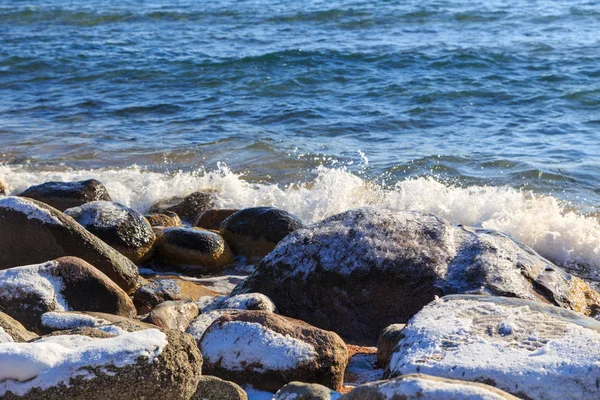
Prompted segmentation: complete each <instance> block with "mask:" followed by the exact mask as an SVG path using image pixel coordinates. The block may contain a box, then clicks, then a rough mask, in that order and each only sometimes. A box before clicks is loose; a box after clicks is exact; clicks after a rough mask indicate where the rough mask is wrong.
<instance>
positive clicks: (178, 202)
mask: <svg viewBox="0 0 600 400" xmlns="http://www.w3.org/2000/svg"><path fill="white" fill-rule="evenodd" d="M214 203H215V195H214V193H212V192H194V193H192V194H189V195H187V196H185V197H172V198H170V199H167V200H162V201H160V202H158V203H156V204H154V205H153V206H152V207H151V208H150V211H149V212H150V213H151V214H152V213H157V214H163V213H165V212H166V211H173V212H174V213H176V214H177V215H179V217H180V218H181V219H182V220H185V221H188V222H190V223H193V222H194V221H195V220H196V219H197V218H198V216H200V214H202V213H203V212H204V211H206V210H208V209H210V208H212V207H213V205H214Z"/></svg>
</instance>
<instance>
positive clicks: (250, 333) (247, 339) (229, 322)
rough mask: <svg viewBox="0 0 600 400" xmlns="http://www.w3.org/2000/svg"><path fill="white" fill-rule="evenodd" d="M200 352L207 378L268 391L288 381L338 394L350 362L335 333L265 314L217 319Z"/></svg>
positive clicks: (202, 342) (238, 315)
mask: <svg viewBox="0 0 600 400" xmlns="http://www.w3.org/2000/svg"><path fill="white" fill-rule="evenodd" d="M199 347H200V351H201V352H202V356H203V358H204V362H205V364H204V371H205V373H206V374H208V375H215V376H218V377H220V378H222V379H226V380H230V381H233V382H235V383H237V384H240V385H244V384H250V385H252V386H254V387H255V388H257V389H261V390H268V391H276V390H278V389H279V388H281V387H282V386H283V385H285V384H286V383H289V382H291V381H302V382H309V383H320V384H322V385H325V386H327V387H330V388H332V389H339V388H341V386H342V382H343V377H344V369H345V367H346V363H347V358H348V351H347V349H346V345H345V344H344V342H343V341H342V340H341V339H340V338H339V336H337V335H336V334H335V333H333V332H328V331H324V330H321V329H318V328H315V327H313V326H310V325H308V324H306V323H305V322H303V321H298V320H294V319H291V318H286V317H282V316H280V315H277V314H273V313H269V312H265V311H240V312H237V313H228V314H225V315H223V316H221V317H220V318H218V319H217V320H216V321H215V322H213V323H212V324H211V325H210V326H209V328H208V329H207V330H206V332H205V333H204V335H203V336H202V339H201V341H200V344H199Z"/></svg>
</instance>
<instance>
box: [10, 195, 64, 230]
mask: <svg viewBox="0 0 600 400" xmlns="http://www.w3.org/2000/svg"><path fill="white" fill-rule="evenodd" d="M0 208H3V209H6V210H13V211H17V212H20V213H22V214H25V215H26V216H27V218H28V219H34V220H38V221H41V222H42V223H44V224H50V225H62V222H60V220H59V219H58V218H56V217H55V216H54V215H52V213H51V212H50V211H48V210H46V209H44V208H41V207H38V206H37V205H36V204H35V203H34V202H33V201H31V200H29V199H27V198H26V197H4V198H1V199H0Z"/></svg>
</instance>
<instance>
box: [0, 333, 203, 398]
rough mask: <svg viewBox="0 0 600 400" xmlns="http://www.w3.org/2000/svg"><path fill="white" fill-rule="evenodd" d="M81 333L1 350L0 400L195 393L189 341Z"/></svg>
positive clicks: (194, 356)
mask: <svg viewBox="0 0 600 400" xmlns="http://www.w3.org/2000/svg"><path fill="white" fill-rule="evenodd" d="M80 333H81V334H79V335H73V334H66V335H65V334H63V335H53V336H48V337H44V338H42V339H40V340H38V341H36V342H33V343H19V344H12V345H11V346H5V347H1V346H0V399H2V400H16V399H19V400H27V399H36V400H37V399H44V400H64V399H69V400H87V399H90V398H95V399H111V400H131V399H169V400H171V399H173V400H179V399H181V400H187V399H189V398H190V397H191V396H192V395H193V393H194V392H195V391H196V386H197V384H198V381H199V380H200V374H201V368H202V356H201V355H200V353H199V352H198V349H197V347H196V344H195V343H194V341H193V340H192V338H191V337H190V336H189V335H186V334H183V333H180V332H176V331H169V330H167V331H164V332H161V331H160V330H158V329H145V330H140V331H136V332H121V333H120V334H119V335H118V336H114V335H111V334H107V333H105V332H102V331H99V330H97V329H93V328H85V329H82V331H81V332H80ZM84 335H85V336H84Z"/></svg>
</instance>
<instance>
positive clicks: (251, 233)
mask: <svg viewBox="0 0 600 400" xmlns="http://www.w3.org/2000/svg"><path fill="white" fill-rule="evenodd" d="M303 227H304V223H303V222H302V221H301V220H300V219H299V218H298V217H296V216H294V215H292V214H290V213H288V212H287V211H283V210H279V209H277V208H274V207H253V208H245V209H243V210H240V211H238V212H236V213H234V214H232V215H230V216H229V217H228V218H227V219H225V220H224V221H223V222H222V223H221V228H220V229H221V236H223V237H224V238H225V241H226V242H227V243H229V245H230V246H231V249H232V250H233V252H234V254H236V255H240V256H243V257H246V258H247V259H248V260H251V261H252V260H260V259H261V258H263V257H264V256H266V255H267V254H269V252H271V251H272V250H273V249H274V248H275V246H276V245H277V243H279V242H280V241H281V240H282V239H283V238H284V237H286V236H287V235H289V234H290V233H292V232H294V231H295V230H297V229H300V228H303Z"/></svg>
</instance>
